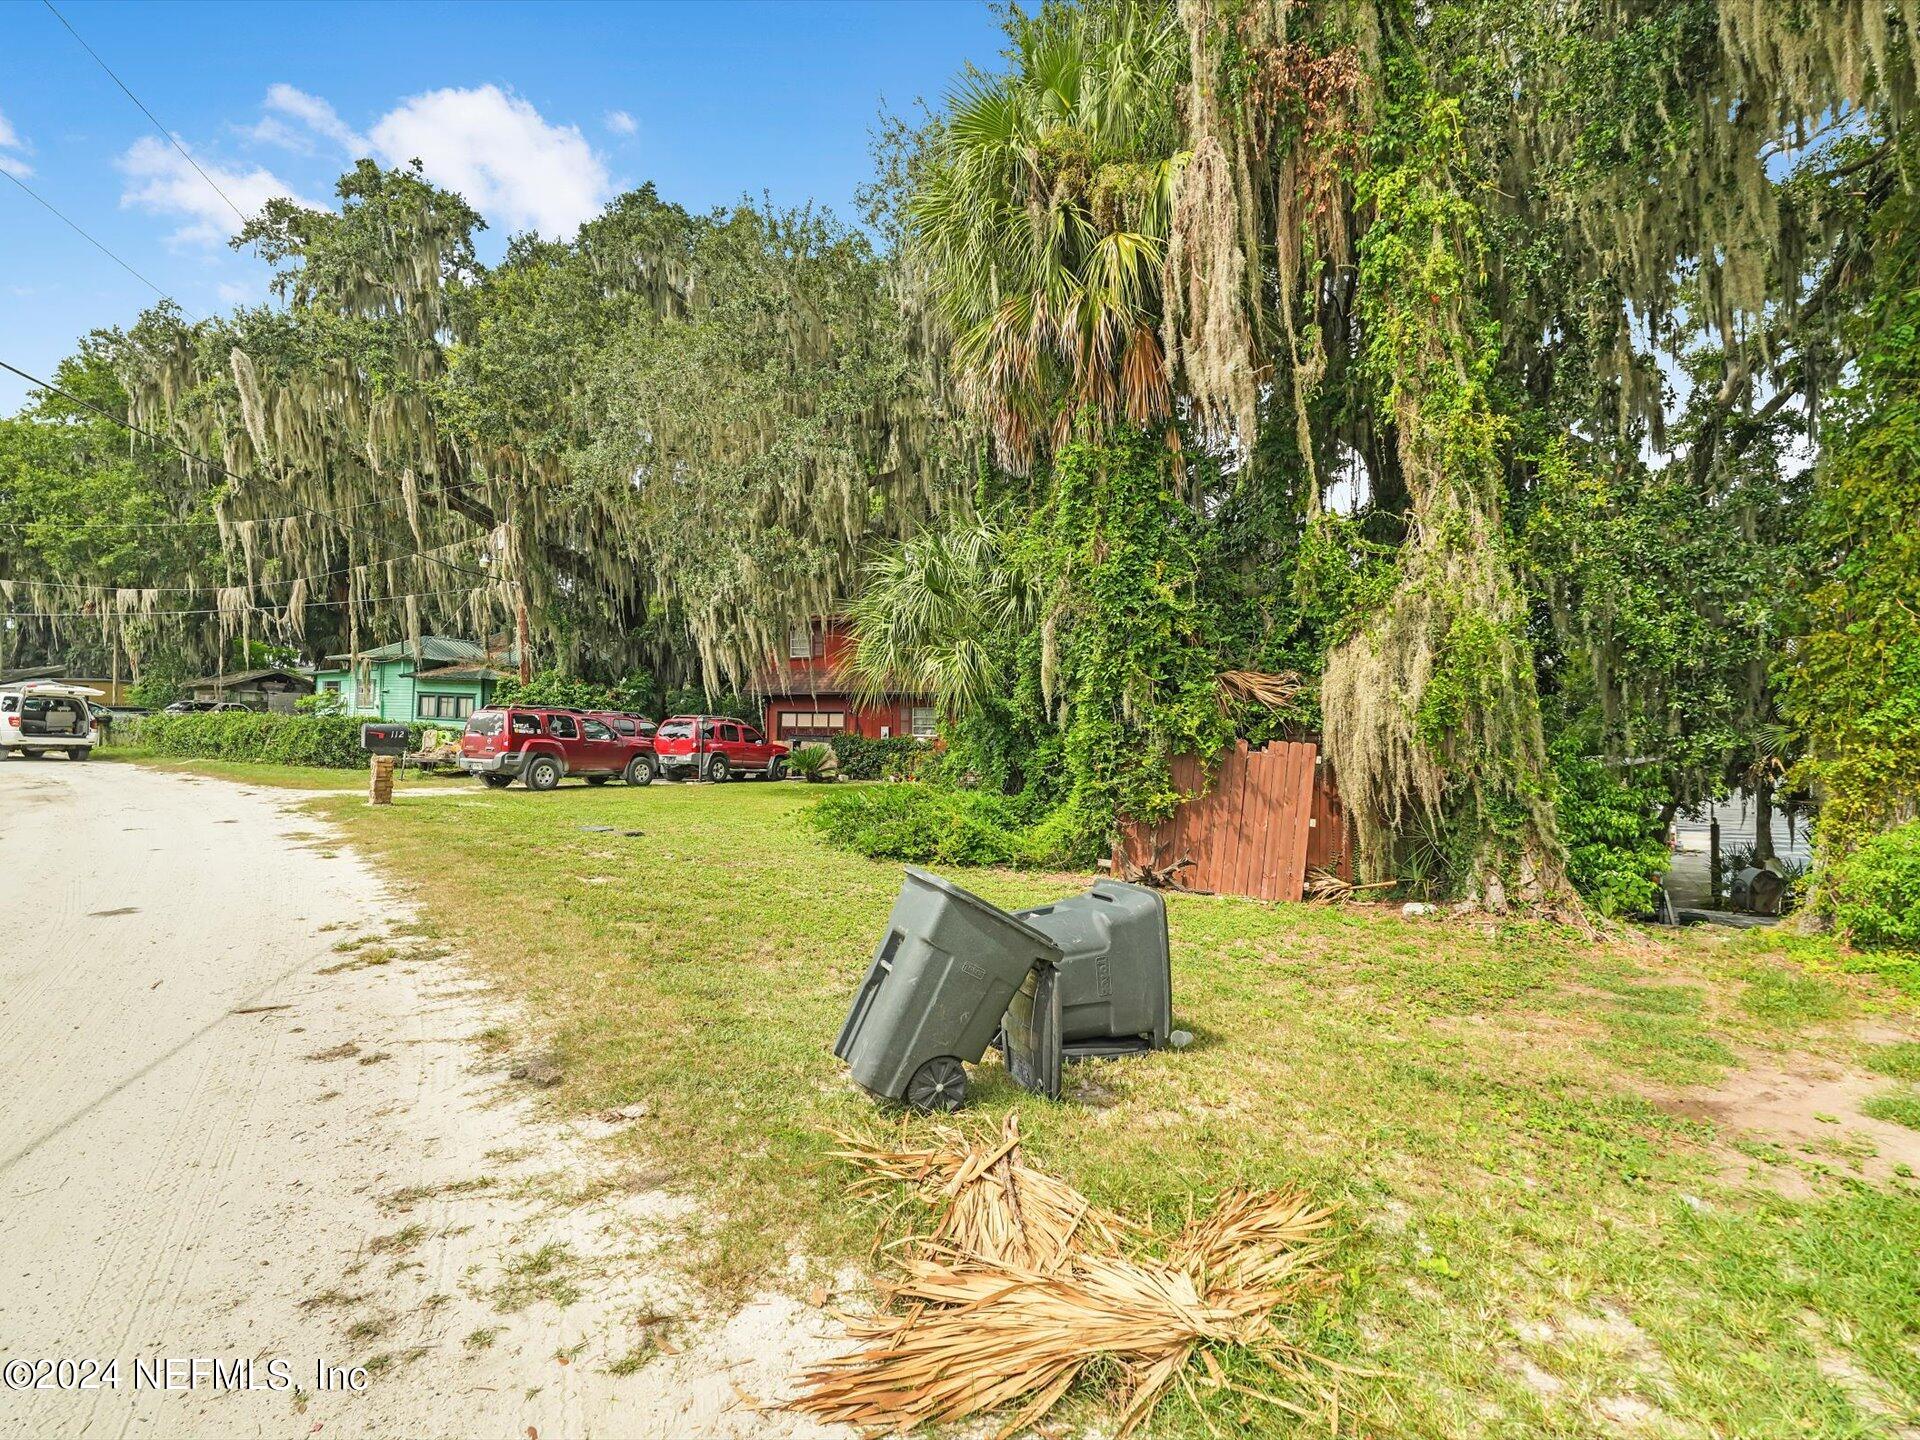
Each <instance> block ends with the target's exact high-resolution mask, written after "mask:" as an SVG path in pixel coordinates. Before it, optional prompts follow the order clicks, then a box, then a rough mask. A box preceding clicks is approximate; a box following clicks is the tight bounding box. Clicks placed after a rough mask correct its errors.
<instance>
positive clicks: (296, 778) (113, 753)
mask: <svg viewBox="0 0 1920 1440" xmlns="http://www.w3.org/2000/svg"><path fill="white" fill-rule="evenodd" d="M102 761H119V762H122V763H137V764H140V765H143V766H145V767H146V768H147V769H149V770H165V771H169V772H171V773H174V774H179V775H210V776H212V777H214V778H215V779H218V780H234V781H238V782H239V783H241V784H243V785H266V786H275V787H278V788H279V789H282V790H352V791H356V792H358V793H360V794H363V795H364V794H365V793H366V789H367V783H368V782H367V772H366V771H365V770H332V769H327V768H326V767H324V766H319V765H270V764H266V763H264V762H254V761H248V760H202V759H189V758H181V757H175V756H171V755H154V754H151V753H150V752H147V751H143V750H138V749H134V748H131V747H128V746H114V747H112V748H107V747H105V746H102V747H101V748H99V749H98V750H96V751H95V752H94V756H93V761H92V763H93V764H96V765H97V764H100V763H101V762H102ZM54 763H59V762H54ZM473 783H474V782H473V781H471V780H469V779H468V778H467V777H466V776H464V775H428V774H423V773H422V772H420V771H418V770H401V771H398V772H397V773H396V774H395V775H394V779H393V787H394V790H395V792H396V793H398V792H400V791H403V790H433V789H445V788H448V787H457V788H459V789H461V790H465V789H467V788H468V787H469V786H471V785H472V784H473Z"/></svg>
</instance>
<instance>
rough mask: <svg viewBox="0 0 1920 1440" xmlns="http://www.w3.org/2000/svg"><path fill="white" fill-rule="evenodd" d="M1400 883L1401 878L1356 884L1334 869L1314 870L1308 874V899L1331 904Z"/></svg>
mask: <svg viewBox="0 0 1920 1440" xmlns="http://www.w3.org/2000/svg"><path fill="white" fill-rule="evenodd" d="M1399 883H1400V881H1399V878H1398V877H1395V878H1394V879H1392V880H1375V881H1373V882H1372V883H1371V884H1368V885H1356V884H1354V883H1353V882H1352V881H1351V880H1348V879H1346V878H1345V877H1344V876H1342V875H1340V874H1338V873H1336V872H1335V871H1332V870H1314V871H1311V872H1310V873H1309V874H1308V875H1307V899H1308V900H1309V901H1310V902H1317V903H1320V904H1325V905H1331V904H1335V903H1337V902H1339V901H1342V900H1351V899H1353V897H1354V896H1356V895H1363V894H1365V893H1366V892H1367V891H1369V890H1388V889H1391V888H1392V887H1393V886H1395V885H1398V884H1399Z"/></svg>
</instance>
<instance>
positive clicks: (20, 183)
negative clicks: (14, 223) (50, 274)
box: [0, 169, 200, 321]
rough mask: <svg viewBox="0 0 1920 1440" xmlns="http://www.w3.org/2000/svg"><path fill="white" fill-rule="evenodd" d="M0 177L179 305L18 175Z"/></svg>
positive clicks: (8, 173)
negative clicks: (16, 186) (4, 178)
mask: <svg viewBox="0 0 1920 1440" xmlns="http://www.w3.org/2000/svg"><path fill="white" fill-rule="evenodd" d="M0 175H4V176H6V177H7V179H9V180H11V181H12V182H13V183H14V184H16V185H18V186H19V187H20V188H21V189H22V190H24V191H26V192H27V194H28V195H29V196H30V197H32V198H33V199H34V200H37V201H38V202H39V203H40V204H41V205H42V206H44V207H45V208H46V209H47V210H49V211H51V212H52V214H53V216H54V218H55V219H56V220H58V221H60V223H61V224H63V225H65V226H66V227H67V228H68V229H69V230H71V231H73V233H74V234H76V235H78V236H79V237H80V238H81V239H82V240H84V241H86V242H87V243H88V244H89V245H91V246H93V248H94V249H96V250H98V251H99V252H100V253H101V254H102V255H104V256H106V257H107V258H108V259H109V260H111V261H113V263H114V264H116V265H118V266H119V267H120V268H121V269H122V270H124V271H126V272H127V273H128V274H129V275H131V276H133V278H134V279H136V280H138V281H139V282H140V283H141V284H142V285H144V286H146V287H147V288H148V289H149V290H151V291H153V293H154V294H156V295H158V296H159V297H160V298H161V299H162V300H172V301H173V303H174V304H175V305H180V302H179V301H178V300H174V299H173V296H171V295H169V294H168V293H167V292H166V291H164V290H162V289H161V288H160V287H159V286H158V285H156V284H154V283H153V281H151V280H149V279H148V278H147V277H146V276H144V275H142V274H141V273H140V272H139V271H138V270H136V269H134V268H133V266H131V265H129V264H128V263H127V262H126V261H124V260H122V259H121V258H120V257H119V256H118V255H116V254H114V253H113V251H111V250H109V249H108V248H107V247H106V246H105V245H103V244H101V243H100V242H99V241H98V240H96V239H94V238H93V236H91V235H89V234H88V233H87V232H86V231H85V230H83V229H81V228H80V226H79V225H78V224H77V223H76V222H75V221H74V220H72V219H71V218H69V217H68V216H67V215H66V214H64V213H63V212H62V211H61V209H60V207H59V206H57V205H55V204H54V203H53V202H52V201H51V200H49V199H47V197H46V196H44V195H42V194H41V193H40V192H39V191H37V190H35V189H34V188H33V187H32V186H31V185H29V184H27V182H26V181H24V180H22V179H21V178H20V177H19V176H18V175H16V174H14V173H13V172H12V171H11V170H5V169H0ZM180 308H181V310H182V311H185V313H186V314H187V316H188V317H189V318H191V319H193V320H196V321H197V320H198V319H199V318H200V317H199V316H198V315H195V314H194V313H193V312H192V311H191V310H188V309H187V307H186V306H184V305H180Z"/></svg>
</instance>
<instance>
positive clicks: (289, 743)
mask: <svg viewBox="0 0 1920 1440" xmlns="http://www.w3.org/2000/svg"><path fill="white" fill-rule="evenodd" d="M362 723H363V722H362V721H361V719H360V718H359V717H356V716H348V715H276V714H267V713H264V712H260V711H246V712H244V713H243V712H240V711H233V710H228V711H223V712H218V713H208V714H198V715H145V716H142V717H141V719H140V724H139V729H138V730H137V731H136V732H135V734H134V736H133V737H132V740H133V743H135V744H137V745H139V746H142V747H143V748H145V749H147V750H150V751H152V752H153V753H154V754H156V755H178V756H185V757H191V758H194V759H201V760H249V761H256V762H264V763H266V764H269V765H317V766H321V767H323V768H326V769H331V770H353V769H358V768H359V767H360V766H362V765H365V764H366V763H367V752H366V751H364V750H362V749H361V748H360V726H361V724H362ZM424 728H427V727H423V726H420V725H409V726H408V727H407V731H408V748H409V749H417V748H419V744H420V735H421V732H422V730H423V729H424Z"/></svg>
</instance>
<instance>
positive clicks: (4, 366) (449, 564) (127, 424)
mask: <svg viewBox="0 0 1920 1440" xmlns="http://www.w3.org/2000/svg"><path fill="white" fill-rule="evenodd" d="M0 370H6V371H8V372H9V373H11V374H14V375H17V376H19V377H20V378H21V379H22V380H25V381H26V382H27V383H28V384H30V385H35V386H38V387H39V388H40V389H42V390H44V391H46V392H47V393H48V394H50V395H58V396H59V397H60V398H61V399H63V400H66V401H68V402H69V403H71V404H74V405H78V406H80V407H81V408H82V409H85V410H91V411H92V412H93V413H94V414H96V415H98V416H100V417H101V418H102V419H104V420H110V421H112V422H113V423H114V424H115V425H118V426H120V427H121V428H122V429H124V430H127V431H128V432H130V433H132V434H134V435H141V436H144V437H145V438H146V439H148V440H151V441H153V443H154V444H156V445H164V446H166V447H167V448H168V449H169V450H173V451H175V452H177V453H178V454H180V455H182V456H183V457H185V458H186V459H188V460H191V461H193V462H194V463H195V464H197V465H205V466H206V467H207V468H208V469H210V470H215V471H218V472H219V473H220V474H221V475H224V476H226V477H227V479H229V480H233V481H236V482H238V481H240V480H241V477H240V476H238V475H235V474H234V473H233V472H232V471H231V470H229V469H228V468H227V467H226V466H224V465H222V464H221V463H220V462H219V461H218V460H209V459H208V458H207V457H206V456H204V455H196V454H194V453H193V451H191V450H189V449H187V447H186V446H184V445H182V444H180V443H178V442H177V441H174V440H169V439H168V438H167V437H166V436H164V435H157V434H155V433H154V432H153V431H151V430H148V429H146V428H145V427H143V426H140V425H136V424H134V423H133V422H132V421H131V420H128V419H126V418H124V417H123V416H119V415H116V414H114V413H113V412H112V411H111V410H108V409H105V408H104V407H102V406H99V405H96V404H94V403H93V402H92V401H91V400H83V399H81V398H80V397H79V396H78V395H75V394H74V393H73V392H72V391H70V390H63V389H61V387H60V386H58V385H55V384H54V383H53V382H52V381H50V380H42V379H41V378H40V377H39V376H38V375H33V374H30V373H28V372H27V371H25V370H22V369H21V368H20V367H19V366H18V365H12V364H9V363H8V362H7V361H5V360H0ZM293 503H294V504H295V506H297V507H298V508H299V510H300V511H301V512H302V513H303V514H306V515H313V516H318V517H319V518H320V519H322V520H328V519H330V520H333V521H334V523H335V524H337V525H339V526H340V528H341V529H342V530H347V531H350V532H352V533H353V534H355V535H359V536H361V537H362V538H363V539H369V540H380V538H381V537H380V536H378V535H372V534H369V532H367V531H365V530H362V529H360V528H359V527H358V526H355V525H351V524H348V523H347V522H346V521H344V520H341V519H340V518H339V516H338V515H337V514H333V515H329V514H328V512H327V511H325V510H316V509H314V508H313V507H312V506H311V505H301V504H300V502H299V501H297V500H296V501H294V502H293ZM408 559H420V560H431V561H432V562H433V563H434V564H436V565H440V566H444V567H445V568H446V569H448V570H451V571H453V572H454V573H455V574H456V575H465V576H467V577H468V578H470V579H474V580H484V581H486V582H487V583H488V584H490V585H491V584H494V583H496V582H497V581H498V580H499V579H500V577H499V576H498V575H489V574H487V573H486V572H485V571H483V570H474V569H471V568H469V567H468V566H465V565H456V564H454V563H453V561H451V560H445V559H442V558H441V557H440V556H438V555H434V554H431V553H429V552H427V551H424V550H422V551H418V552H416V553H415V554H413V555H400V556H392V557H385V556H376V557H375V558H374V559H373V560H372V561H370V562H368V563H371V564H380V563H397V562H398V561H400V560H408Z"/></svg>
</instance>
